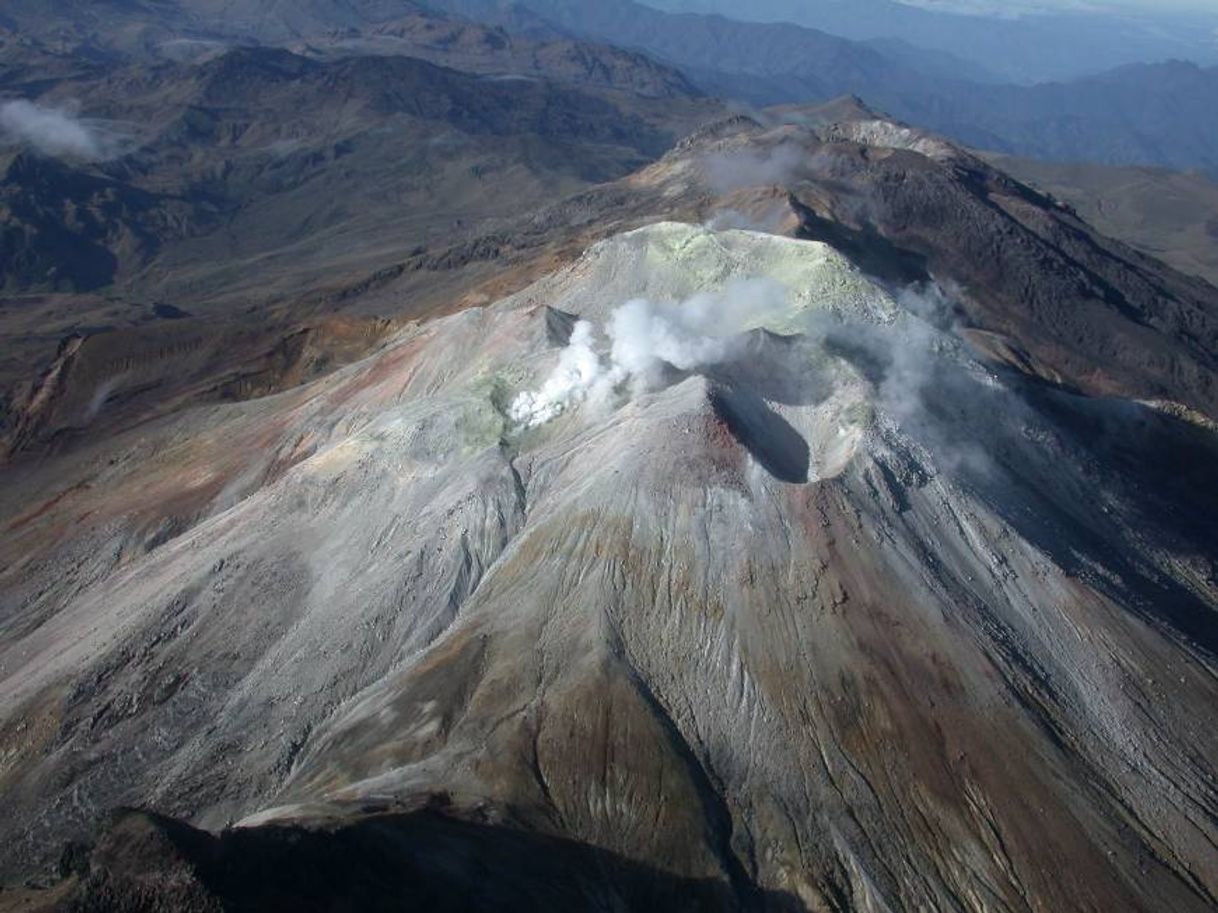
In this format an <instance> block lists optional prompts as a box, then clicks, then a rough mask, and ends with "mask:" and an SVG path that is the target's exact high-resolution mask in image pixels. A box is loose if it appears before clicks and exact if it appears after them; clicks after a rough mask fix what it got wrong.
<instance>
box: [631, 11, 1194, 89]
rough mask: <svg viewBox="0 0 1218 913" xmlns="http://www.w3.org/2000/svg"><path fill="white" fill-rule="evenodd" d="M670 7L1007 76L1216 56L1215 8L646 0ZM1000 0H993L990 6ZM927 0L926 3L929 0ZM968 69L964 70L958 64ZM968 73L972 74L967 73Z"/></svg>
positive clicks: (1061, 76) (1034, 77)
mask: <svg viewBox="0 0 1218 913" xmlns="http://www.w3.org/2000/svg"><path fill="white" fill-rule="evenodd" d="M646 3H647V5H648V6H652V7H656V8H657V9H662V10H666V11H668V12H674V13H719V14H721V15H724V16H727V17H729V18H732V19H743V20H748V21H756V22H790V23H794V24H796V25H802V26H806V27H808V28H814V29H820V30H821V31H825V32H829V33H831V34H833V35H840V36H841V37H843V38H851V39H854V40H856V41H871V40H876V39H879V40H892V39H900V40H901V41H903V42H906V43H907V44H909V45H913V46H916V47H919V48H922V49H924V50H926V51H932V52H938V53H940V54H947V55H952V56H955V57H959V58H963V59H964V60H967V61H968V62H969V63H970V64H971V65H972V66H973V67H976V68H979V69H982V70H985V71H988V72H989V73H991V74H992V75H993V76H994V78H996V79H1001V80H1006V81H1010V82H1026V83H1033V82H1045V81H1049V80H1068V79H1075V78H1078V77H1080V76H1087V75H1093V74H1094V73H1098V72H1100V71H1102V70H1108V69H1115V68H1116V67H1119V66H1124V65H1126V64H1130V63H1139V62H1145V61H1154V60H1168V59H1173V58H1179V59H1185V60H1193V61H1196V62H1198V63H1202V64H1216V63H1218V42H1215V41H1214V40H1213V37H1212V35H1213V33H1214V30H1215V28H1218V12H1212V13H1210V14H1204V13H1183V12H1179V11H1176V10H1158V11H1155V12H1153V13H1151V12H1146V11H1143V12H1141V13H1138V12H1133V11H1130V10H1117V11H1103V10H1097V9H1094V8H1092V9H1077V8H1076V9H1071V8H1069V6H1065V5H1063V6H1064V7H1065V8H1063V9H1059V10H1056V11H1053V10H1050V9H1042V10H1040V11H1037V12H1035V13H1032V14H1024V15H1020V14H1019V10H1018V8H1017V7H1016V8H1015V9H1014V10H1011V11H1010V12H1007V11H1006V10H999V11H998V12H991V13H990V14H988V15H987V14H985V11H984V10H978V11H974V12H969V13H961V12H953V11H951V10H944V9H937V8H931V9H928V8H926V6H923V5H916V4H913V3H900V2H896V0H753V2H751V3H747V4H742V3H736V2H729V0H646ZM1005 5H1006V4H992V6H994V7H996V8H1000V7H1002V6H1005ZM927 6H930V4H928V5H927ZM959 75H962V76H967V75H969V74H965V73H961V74H959ZM969 78H972V77H971V76H970V77H969Z"/></svg>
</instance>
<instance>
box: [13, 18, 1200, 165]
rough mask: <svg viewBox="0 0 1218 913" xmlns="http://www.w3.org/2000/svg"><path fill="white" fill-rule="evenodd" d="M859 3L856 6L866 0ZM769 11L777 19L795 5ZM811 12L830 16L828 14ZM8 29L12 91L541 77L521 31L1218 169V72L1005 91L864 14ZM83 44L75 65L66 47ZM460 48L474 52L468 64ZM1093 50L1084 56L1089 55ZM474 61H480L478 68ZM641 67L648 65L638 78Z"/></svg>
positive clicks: (698, 77)
mask: <svg viewBox="0 0 1218 913" xmlns="http://www.w3.org/2000/svg"><path fill="white" fill-rule="evenodd" d="M674 5H676V4H674ZM849 6H850V10H851V14H853V11H855V9H856V7H855V5H854V4H850V5H849ZM890 7H892V8H893V9H889V8H890ZM766 9H769V10H772V11H775V12H774V13H773V14H774V15H778V14H779V12H781V11H782V10H785V9H787V7H786V6H772V7H767V8H766ZM791 9H792V10H794V9H795V8H794V7H791ZM815 10H817V11H818V12H817V13H816V15H820V14H821V13H822V12H823V13H824V15H825V22H826V25H834V24H835V23H838V22H839V20H840V21H845V19H843V17H846V18H849V17H848V15H847V13H846V12H845V10H844V7H842V6H840V5H838V4H835V3H832V2H830V0H824V2H823V3H820V4H818V5H817V6H816V7H815ZM885 10H887V11H888V12H891V13H892V14H893V15H894V16H896V17H897V18H896V19H895V20H894V21H899V22H904V21H905V20H906V19H907V18H908V19H909V21H910V22H911V23H927V22H929V23H938V22H940V21H950V22H954V23H957V24H959V21H960V20H962V19H967V18H968V17H961V16H948V15H946V14H941V13H932V12H928V11H925V10H918V9H913V8H910V7H906V6H904V5H902V4H896V3H889V2H887V0H876V2H875V3H868V4H863V5H862V6H860V7H858V17H859V22H860V23H865V22H867V21H870V20H869V18H868V17H871V19H874V18H875V16H876V15H877V14H878V13H877V11H880V12H883V11H885ZM436 13H440V14H444V15H447V16H455V17H458V18H464V19H465V20H467V25H468V24H470V22H471V21H472V22H473V23H482V24H489V25H492V26H496V27H498V28H499V29H501V30H502V32H501V34H500V35H499V37H497V38H494V39H490V38H489V37H488V36H485V35H484V36H483V37H481V38H477V39H474V40H472V41H471V40H470V36H469V35H468V34H467V35H465V36H463V37H460V38H458V37H456V36H455V35H449V36H447V37H445V36H444V35H443V34H442V32H443V30H442V29H441V30H439V31H438V32H437V33H436V34H435V35H434V36H432V37H433V38H435V40H434V41H430V43H429V40H428V36H426V35H424V34H423V33H422V32H420V31H419V28H420V22H422V21H424V20H426V19H427V18H429V15H430V18H431V19H432V20H433V21H434V19H435V14H436ZM428 14H429V15H428ZM757 15H761V14H760V13H758V14H757ZM766 15H770V14H769V13H767V14H766ZM910 17H912V18H910ZM797 18H798V17H797ZM803 18H804V19H805V20H806V21H814V19H815V17H814V16H813V15H812V14H809V15H808V16H806V17H803ZM408 20H409V21H408ZM1045 21H1046V20H1041V19H1037V18H1029V19H1027V20H1018V21H1017V22H1015V23H1001V24H999V25H994V24H993V23H992V22H991V21H990V20H976V19H974V20H970V22H969V23H966V24H965V25H960V28H965V27H966V26H967V29H974V30H976V29H982V30H983V31H984V29H985V28H989V31H986V32H985V34H986V35H989V36H990V38H989V39H987V40H990V39H992V40H993V41H1003V40H1008V41H1012V42H1014V43H1016V44H1019V45H1020V46H1028V47H1037V48H1039V47H1045V43H1044V41H1042V40H1041V39H1040V38H1037V37H1035V30H1036V29H1038V28H1042V27H1044V26H1045ZM1071 21H1073V20H1071ZM1087 21H1091V20H1087ZM404 23H405V24H404ZM412 23H413V24H412ZM987 23H989V25H988V26H987V25H986V24H987ZM834 27H836V26H835V25H834ZM0 28H7V29H9V34H8V35H7V36H4V35H3V34H0V42H2V45H0V60H3V61H4V63H0V91H4V89H5V88H8V89H9V91H15V92H21V91H23V90H22V89H21V88H20V86H19V85H14V84H13V83H12V81H11V79H10V80H8V82H9V86H7V87H5V86H4V85H3V82H4V81H5V80H4V75H3V74H4V70H5V69H7V68H11V66H12V64H11V63H9V61H11V60H14V59H20V58H21V57H22V55H26V56H27V57H28V55H30V54H31V53H34V52H35V51H37V52H38V53H42V54H43V55H44V56H45V55H46V54H59V55H60V56H59V58H58V59H56V60H54V61H53V64H54V67H53V68H52V72H54V68H55V67H58V68H63V67H66V66H71V65H76V63H77V62H78V60H79V58H80V56H82V55H85V56H89V55H92V56H100V57H106V56H110V57H121V58H124V59H132V58H133V57H134V58H138V59H146V58H148V57H153V58H165V57H172V58H179V59H180V58H182V57H188V58H189V57H197V56H199V55H207V54H214V53H215V52H216V50H217V48H218V47H223V46H224V45H225V44H231V43H232V42H246V43H249V42H253V43H259V44H270V45H279V46H292V47H294V48H296V49H297V50H300V51H302V52H304V53H306V54H310V53H331V54H342V53H347V54H358V53H378V54H414V55H418V56H424V57H427V58H428V59H436V57H435V54H436V53H439V54H441V55H442V56H443V57H444V59H451V60H457V61H458V62H457V63H456V65H459V66H466V65H467V64H469V65H470V66H474V67H475V68H481V70H484V71H498V72H502V73H505V74H512V73H516V74H520V75H527V74H529V73H530V72H533V71H534V70H535V64H534V63H533V62H531V61H530V60H529V59H528V57H529V55H530V54H531V53H532V52H531V51H528V50H523V51H522V49H521V48H519V47H517V48H506V47H504V48H500V49H497V50H492V49H490V46H489V45H488V44H487V40H493V41H497V42H499V43H501V44H505V42H506V38H505V36H506V35H511V36H512V37H513V39H514V40H517V41H524V40H544V41H547V42H551V43H553V42H570V41H571V40H572V39H573V38H575V39H580V40H582V41H584V42H592V43H594V44H600V45H603V44H606V43H607V44H610V45H615V46H617V47H619V48H623V49H627V50H628V51H632V52H642V53H643V54H646V55H648V56H650V57H652V58H654V59H655V60H657V61H659V62H660V63H661V64H666V65H667V66H669V67H671V68H676V69H679V70H680V71H681V73H682V74H684V75H683V76H676V77H673V76H672V75H671V74H668V75H665V76H663V77H661V81H663V80H668V79H674V78H675V79H676V82H674V83H672V85H673V86H678V85H679V84H680V83H681V82H682V81H683V80H685V79H688V80H692V81H693V83H695V84H696V85H697V86H698V87H699V88H700V89H701V90H703V91H705V92H707V93H710V94H714V95H719V96H722V97H725V98H730V99H735V100H738V101H742V102H746V103H748V104H752V105H769V104H779V103H806V102H811V101H826V100H828V99H831V98H834V97H837V96H840V95H843V94H855V95H858V96H860V97H862V98H863V99H865V100H866V101H867V102H868V104H870V105H872V106H873V107H876V108H878V109H882V110H884V111H886V112H887V113H889V114H891V115H892V116H895V117H898V118H901V119H904V120H906V121H909V122H911V123H915V124H918V125H919V126H924V127H928V128H931V129H935V130H938V131H941V132H944V133H946V134H948V135H950V136H952V137H953V138H955V139H958V140H960V141H962V142H965V143H969V144H971V145H975V146H978V147H983V148H988V149H993V150H995V151H999V152H1004V153H1009V154H1015V155H1021V156H1029V157H1037V158H1045V159H1054V160H1062V161H1067V160H1086V161H1095V162H1102V163H1109V164H1143V165H1157V166H1163V167H1171V168H1177V169H1199V170H1204V171H1207V172H1209V173H1211V174H1218V118H1215V117H1214V116H1213V101H1212V100H1213V99H1214V98H1216V97H1218V68H1215V67H1205V66H1200V65H1198V64H1195V63H1186V62H1180V61H1170V62H1162V63H1151V64H1136V65H1130V66H1125V67H1121V68H1118V69H1114V70H1111V71H1108V72H1105V73H1102V74H1099V75H1094V76H1088V77H1085V78H1080V79H1075V80H1072V81H1065V82H1055V83H1045V84H1040V85H1034V86H1023V85H1014V84H999V83H997V82H995V77H994V76H993V75H992V74H990V73H988V72H987V70H986V68H985V67H983V66H980V65H978V63H977V62H976V61H977V59H978V57H993V58H994V59H995V60H996V59H998V58H997V56H996V55H991V54H989V53H988V52H987V51H986V50H985V48H986V47H987V46H988V45H987V44H986V43H985V42H981V41H978V42H977V43H974V44H972V45H970V46H971V47H972V48H973V51H974V54H973V57H972V59H971V60H970V61H969V62H963V61H960V60H959V59H958V58H957V57H953V56H951V55H950V54H948V53H946V52H944V51H943V50H942V48H941V47H939V48H927V47H922V46H919V45H917V44H916V43H915V39H917V37H918V36H919V35H921V34H922V32H921V31H919V30H918V29H913V28H912V27H911V29H910V30H909V31H908V32H903V33H902V34H903V35H905V38H904V39H901V40H895V39H892V38H890V37H888V38H885V37H882V34H883V32H882V30H881V31H880V32H875V30H874V29H873V30H872V31H870V32H869V31H867V27H865V26H864V25H859V26H858V28H857V29H856V33H857V34H860V35H862V34H866V35H867V36H870V37H868V39H867V40H866V41H856V40H849V39H846V38H842V37H838V36H836V35H831V34H828V33H827V32H826V31H818V30H816V29H811V28H804V27H798V26H795V25H791V24H789V23H786V24H780V23H758V22H739V21H734V20H732V19H727V18H724V17H722V16H714V15H704V14H694V13H679V14H678V13H669V12H664V11H661V10H658V9H654V8H653V7H651V6H644V5H641V4H639V3H635V2H633V0H599V2H596V3H589V2H586V0H520V2H509V0H426V2H419V3H413V2H408V0H309V2H305V3H296V4H283V3H277V2H270V0H263V2H256V0H163V2H155V3H154V2H152V0H102V2H99V3H83V2H79V0H59V2H58V3H56V4H54V5H53V7H52V9H48V4H46V3H43V2H37V3H35V2H33V0H13V2H12V3H10V4H8V5H7V7H6V10H5V12H4V13H3V14H2V15H0ZM877 28H878V26H877ZM894 28H895V26H894ZM920 28H922V26H919V29H920ZM1011 29H1023V30H1031V31H1030V32H1029V35H1028V36H1023V37H1018V36H1019V35H1021V34H1022V33H1020V32H1011V31H1009V30H1011ZM873 33H874V34H873ZM876 35H880V36H881V37H876ZM1003 35H1008V39H1003V38H1002V36H1003ZM1010 36H1015V37H1010ZM1029 36H1031V37H1029ZM952 40H953V41H955V42H956V44H959V43H960V42H959V41H957V40H956V39H952ZM1072 40H1073V39H1072ZM1164 40H1165V41H1166V39H1164ZM945 41H946V39H945ZM462 42H466V43H465V44H462ZM1169 45H1170V42H1168V43H1167V44H1166V45H1154V47H1151V46H1149V45H1147V46H1145V47H1143V46H1141V45H1139V46H1138V47H1139V48H1140V49H1141V51H1143V52H1145V53H1146V54H1148V55H1149V54H1152V53H1153V52H1154V50H1155V48H1159V49H1162V47H1166V46H1169ZM568 47H570V45H568ZM429 48H430V50H428V49H429ZM955 50H956V51H959V48H956V49H955ZM68 52H71V54H72V57H71V58H70V59H71V60H72V62H71V63H69V62H67V61H65V59H64V56H63V55H65V54H66V53H68ZM551 53H559V52H556V51H553V50H552V51H551ZM606 53H607V52H606V51H605V50H604V49H603V48H602V49H601V50H598V52H597V54H598V56H599V62H596V63H593V62H590V61H589V60H584V61H582V62H581V61H580V60H579V52H576V53H574V56H572V57H571V58H570V60H569V61H568V64H567V65H568V66H569V68H570V69H571V70H572V72H574V71H576V70H579V69H581V68H582V69H584V70H585V71H586V72H588V73H593V72H595V71H598V70H599V71H602V72H605V67H606V66H608V67H609V69H613V68H614V67H616V71H617V76H616V77H612V78H618V79H620V78H632V79H633V78H636V77H638V78H641V79H643V80H644V81H647V80H655V79H656V78H657V74H658V72H659V71H658V70H657V69H656V68H655V67H654V66H653V67H652V68H651V69H650V72H648V66H647V65H646V64H644V63H643V61H642V60H641V59H638V58H635V59H632V60H628V59H626V58H624V57H619V58H618V60H617V62H616V63H615V64H612V65H607V64H606V63H605V60H606V57H605V54H606ZM617 53H619V54H620V53H621V52H617ZM1122 53H1125V52H1122ZM429 54H430V55H431V56H429ZM452 54H462V55H463V56H461V57H459V58H452V57H451V56H449V55H452ZM1080 55H1082V56H1085V55H1084V54H1083V53H1082V51H1080ZM1130 55H1135V50H1134V49H1131V50H1129V51H1128V53H1126V56H1127V57H1128V56H1130ZM1135 56H1136V55H1135ZM475 58H479V59H480V60H481V63H476V64H475V63H470V61H473V60H474V59H475ZM1080 59H1081V58H1080ZM627 73H630V74H633V75H631V76H629V77H624V74H627ZM1008 75H1009V74H1008ZM36 85H37V83H36V82H35V86H36ZM653 88H657V87H653ZM670 88H671V86H670ZM658 90H659V91H666V89H658ZM681 91H684V87H681Z"/></svg>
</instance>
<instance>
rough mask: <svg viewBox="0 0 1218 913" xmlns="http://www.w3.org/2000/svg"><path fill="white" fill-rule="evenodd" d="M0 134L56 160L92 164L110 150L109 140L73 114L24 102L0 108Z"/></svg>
mask: <svg viewBox="0 0 1218 913" xmlns="http://www.w3.org/2000/svg"><path fill="white" fill-rule="evenodd" d="M0 132H3V134H4V136H5V137H6V138H7V139H9V140H10V141H13V142H18V143H22V144H24V145H28V146H31V147H33V148H34V149H36V150H38V151H39V152H41V153H43V154H44V155H51V156H55V157H56V158H75V159H84V160H87V161H92V160H96V159H101V158H105V157H106V156H107V155H108V153H109V152H110V151H111V147H112V142H111V138H109V137H108V136H107V135H106V134H104V133H103V132H102V131H100V130H98V129H97V128H95V127H93V126H90V125H88V124H86V123H85V122H83V121H81V120H80V119H79V118H77V117H75V116H73V115H72V114H70V113H68V112H66V111H62V110H58V109H55V108H44V107H41V106H39V105H36V104H34V103H33V102H30V101H26V100H25V99H18V100H16V101H7V102H4V103H3V104H0Z"/></svg>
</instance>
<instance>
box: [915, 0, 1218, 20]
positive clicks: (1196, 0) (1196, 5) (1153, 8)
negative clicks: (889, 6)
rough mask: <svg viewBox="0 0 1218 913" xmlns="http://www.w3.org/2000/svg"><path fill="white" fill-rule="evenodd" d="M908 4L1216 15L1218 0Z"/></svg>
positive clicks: (940, 0) (1003, 11)
mask: <svg viewBox="0 0 1218 913" xmlns="http://www.w3.org/2000/svg"><path fill="white" fill-rule="evenodd" d="M900 2H901V3H905V4H907V5H908V6H921V7H924V8H926V9H941V10H945V11H951V12H963V13H974V14H977V15H998V16H1010V15H1019V14H1020V13H1025V12H1053V11H1059V12H1064V11H1080V12H1081V11H1086V10H1094V11H1097V12H1101V11H1109V12H1120V11H1131V10H1132V11H1138V12H1149V13H1165V12H1192V13H1213V14H1214V15H1218V0H900Z"/></svg>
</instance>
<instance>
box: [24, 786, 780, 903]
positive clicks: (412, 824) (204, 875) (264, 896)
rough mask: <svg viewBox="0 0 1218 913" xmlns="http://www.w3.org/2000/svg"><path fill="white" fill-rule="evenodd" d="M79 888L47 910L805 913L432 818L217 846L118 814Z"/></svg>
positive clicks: (271, 834) (701, 882)
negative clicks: (729, 912)
mask: <svg viewBox="0 0 1218 913" xmlns="http://www.w3.org/2000/svg"><path fill="white" fill-rule="evenodd" d="M76 869H77V872H78V876H77V877H78V878H79V883H78V885H77V887H76V888H75V889H74V890H73V891H72V892H71V895H70V896H69V897H68V898H67V899H66V900H64V901H62V902H60V903H58V904H54V905H52V906H50V907H44V909H58V910H65V911H74V913H102V911H105V913H120V911H122V913H127V911H131V913H134V911H146V910H175V911H182V913H193V911H209V913H210V911H218V910H224V911H255V910H295V911H327V913H329V911H348V910H350V911H356V910H359V911H377V910H386V911H388V910H393V911H405V910H420V911H428V913H449V911H451V913H457V911H475V910H476V911H495V913H515V911H521V913H524V911H529V913H537V911H555V913H560V911H561V913H577V911H582V910H589V911H591V910H619V911H635V910H637V911H640V913H642V911H653V910H665V911H671V913H701V911H707V913H710V911H737V910H740V911H779V913H795V911H801V910H803V909H804V907H803V906H802V904H800V903H799V902H798V901H797V900H796V899H795V898H794V897H792V896H791V895H788V894H778V893H766V892H762V891H760V890H757V891H751V890H750V891H749V892H748V895H749V896H745V897H741V896H739V895H738V894H737V893H736V892H735V891H734V890H733V889H732V887H731V886H729V884H728V883H727V882H726V881H725V880H718V879H713V878H684V877H680V876H676V875H672V874H669V873H667V872H663V871H661V870H659V869H657V868H653V867H651V866H648V865H644V864H642V863H639V862H635V861H632V860H629V859H626V858H623V857H621V856H618V855H616V854H614V853H611V852H607V851H605V850H601V849H598V848H595V847H591V846H588V845H586V844H582V843H578V842H575V841H572V840H566V839H562V838H558V837H549V836H543V835H540V834H534V833H528V832H525V831H521V830H516V829H514V828H509V827H505V826H501V825H492V824H475V823H470V822H467V821H459V820H456V819H453V818H451V817H448V816H446V815H444V814H441V813H439V812H436V811H432V810H422V811H414V812H409V813H393V814H381V815H373V816H369V817H364V818H361V819H359V820H356V821H354V822H352V823H347V824H335V825H331V826H329V827H327V828H325V829H320V828H318V829H313V828H304V827H300V826H287V825H283V826H280V825H266V826H262V827H254V828H245V829H236V830H228V831H224V832H223V833H221V834H220V835H218V836H216V835H213V834H210V833H208V832H206V831H201V830H196V829H195V828H192V827H190V826H189V825H187V824H185V823H183V822H181V821H178V820H175V819H171V818H165V817H162V816H159V815H155V814H152V813H148V812H141V811H133V810H122V811H119V812H117V813H116V814H115V816H114V819H113V821H112V822H111V824H110V826H109V827H108V828H107V830H106V831H105V833H104V834H103V835H102V837H101V838H100V840H99V841H98V843H97V845H96V847H95V848H93V850H92V851H91V853H90V855H89V858H88V861H83V859H78V861H77V863H76Z"/></svg>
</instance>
